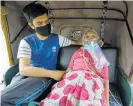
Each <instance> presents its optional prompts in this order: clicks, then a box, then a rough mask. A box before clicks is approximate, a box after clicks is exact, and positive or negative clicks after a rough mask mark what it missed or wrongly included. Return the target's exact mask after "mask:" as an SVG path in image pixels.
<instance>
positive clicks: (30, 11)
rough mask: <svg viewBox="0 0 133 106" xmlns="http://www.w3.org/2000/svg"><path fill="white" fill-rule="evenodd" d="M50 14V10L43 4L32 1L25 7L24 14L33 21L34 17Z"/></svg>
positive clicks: (29, 20) (28, 19)
mask: <svg viewBox="0 0 133 106" xmlns="http://www.w3.org/2000/svg"><path fill="white" fill-rule="evenodd" d="M45 13H46V14H47V15H48V10H47V9H46V8H45V7H44V6H43V5H41V4H35V3H31V4H28V5H26V6H25V7H24V9H23V14H24V16H25V18H26V20H27V21H28V22H30V23H32V21H33V19H34V18H36V17H38V16H41V15H43V14H45Z"/></svg>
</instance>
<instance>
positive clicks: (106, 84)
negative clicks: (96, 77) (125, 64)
mask: <svg viewBox="0 0 133 106" xmlns="http://www.w3.org/2000/svg"><path fill="white" fill-rule="evenodd" d="M103 75H104V81H105V97H106V102H107V106H109V75H108V66H106V67H104V68H103Z"/></svg>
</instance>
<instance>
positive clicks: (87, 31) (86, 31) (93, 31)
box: [82, 29, 99, 44]
mask: <svg viewBox="0 0 133 106" xmlns="http://www.w3.org/2000/svg"><path fill="white" fill-rule="evenodd" d="M89 32H92V33H94V34H95V35H96V37H97V39H99V36H98V34H97V32H96V31H95V30H92V29H87V30H85V31H84V34H83V36H82V43H83V44H84V37H85V35H86V34H87V33H89Z"/></svg>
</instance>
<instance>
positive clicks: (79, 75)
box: [40, 30, 109, 106]
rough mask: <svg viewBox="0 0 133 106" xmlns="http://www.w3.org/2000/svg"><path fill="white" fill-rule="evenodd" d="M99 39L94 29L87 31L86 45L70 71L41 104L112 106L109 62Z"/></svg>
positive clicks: (73, 58)
mask: <svg viewBox="0 0 133 106" xmlns="http://www.w3.org/2000/svg"><path fill="white" fill-rule="evenodd" d="M97 40H98V36H97V33H96V32H95V31H94V30H88V31H87V32H85V34H84V35H83V38H82V43H83V47H81V48H80V49H78V50H77V51H76V52H75V53H74V54H73V56H72V58H71V61H70V63H69V67H68V69H67V72H68V73H66V75H65V76H63V79H62V80H61V81H59V82H57V83H56V84H55V85H54V86H53V88H52V91H51V93H50V94H49V95H48V96H47V98H46V99H44V100H42V101H41V103H40V106H109V81H108V66H109V62H108V61H107V59H106V57H105V56H104V55H103V53H102V51H101V48H100V47H99V45H98V44H97Z"/></svg>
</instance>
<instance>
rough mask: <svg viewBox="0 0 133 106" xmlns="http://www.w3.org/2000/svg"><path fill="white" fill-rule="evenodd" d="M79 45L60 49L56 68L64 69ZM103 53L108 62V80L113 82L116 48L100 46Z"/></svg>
mask: <svg viewBox="0 0 133 106" xmlns="http://www.w3.org/2000/svg"><path fill="white" fill-rule="evenodd" d="M80 47H81V46H68V47H63V48H61V49H60V51H59V54H58V59H57V60H58V61H57V69H59V70H66V69H67V67H68V65H69V62H70V60H71V57H72V55H73V53H74V52H75V51H76V50H77V49H79V48H80ZM102 50H103V53H104V54H105V56H106V58H107V59H108V61H109V62H110V66H109V81H110V83H114V82H115V78H116V61H117V51H118V50H117V48H102Z"/></svg>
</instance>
